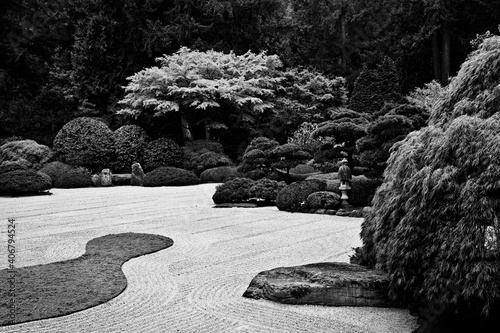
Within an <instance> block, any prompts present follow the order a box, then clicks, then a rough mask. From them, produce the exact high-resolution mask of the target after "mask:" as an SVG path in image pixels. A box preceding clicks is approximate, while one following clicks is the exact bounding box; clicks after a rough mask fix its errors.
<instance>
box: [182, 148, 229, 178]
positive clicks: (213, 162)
mask: <svg viewBox="0 0 500 333" xmlns="http://www.w3.org/2000/svg"><path fill="white" fill-rule="evenodd" d="M190 163H191V165H192V170H193V171H194V172H195V173H196V174H200V173H201V172H203V171H204V170H206V169H211V168H215V167H220V166H228V165H230V164H231V161H230V160H229V158H228V157H227V156H226V155H224V154H220V153H215V152H212V151H207V152H205V153H202V154H200V155H194V156H193V157H191V160H190Z"/></svg>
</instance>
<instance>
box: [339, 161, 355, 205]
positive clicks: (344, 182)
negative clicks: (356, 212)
mask: <svg viewBox="0 0 500 333" xmlns="http://www.w3.org/2000/svg"><path fill="white" fill-rule="evenodd" d="M340 164H341V165H340V168H339V172H338V174H339V179H340V187H339V190H340V192H341V193H342V196H341V197H340V199H342V205H343V206H344V207H346V206H348V205H349V204H348V203H347V200H348V199H349V197H348V196H347V191H349V190H350V189H351V179H352V173H351V168H349V166H348V165H347V160H346V159H345V158H344V159H343V160H342V161H341V162H340Z"/></svg>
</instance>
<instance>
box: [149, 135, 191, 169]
mask: <svg viewBox="0 0 500 333" xmlns="http://www.w3.org/2000/svg"><path fill="white" fill-rule="evenodd" d="M183 158H184V151H183V150H182V148H181V147H180V146H179V145H178V144H177V143H175V141H173V140H170V139H167V138H160V139H156V140H154V141H151V142H149V143H148V144H147V145H146V149H145V150H144V170H145V171H150V170H153V169H156V168H159V167H166V166H170V167H181V166H182V163H183Z"/></svg>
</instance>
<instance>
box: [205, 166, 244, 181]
mask: <svg viewBox="0 0 500 333" xmlns="http://www.w3.org/2000/svg"><path fill="white" fill-rule="evenodd" d="M239 177H243V174H241V173H239V172H238V170H237V168H235V167H229V166H222V167H217V168H212V169H207V170H205V171H203V172H202V173H201V174H200V179H201V182H202V183H225V182H227V181H228V180H231V179H234V178H239Z"/></svg>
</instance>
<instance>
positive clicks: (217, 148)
mask: <svg viewBox="0 0 500 333" xmlns="http://www.w3.org/2000/svg"><path fill="white" fill-rule="evenodd" d="M185 148H187V149H188V150H189V151H191V152H195V153H206V152H209V151H211V152H214V153H219V154H224V148H223V147H222V144H221V143H220V142H217V141H211V140H194V141H188V142H187V143H186V146H185Z"/></svg>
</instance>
